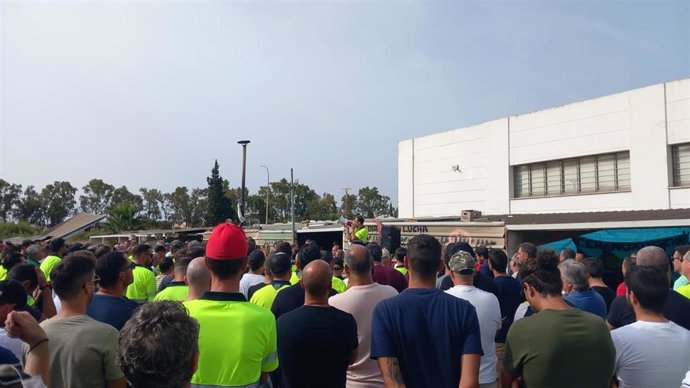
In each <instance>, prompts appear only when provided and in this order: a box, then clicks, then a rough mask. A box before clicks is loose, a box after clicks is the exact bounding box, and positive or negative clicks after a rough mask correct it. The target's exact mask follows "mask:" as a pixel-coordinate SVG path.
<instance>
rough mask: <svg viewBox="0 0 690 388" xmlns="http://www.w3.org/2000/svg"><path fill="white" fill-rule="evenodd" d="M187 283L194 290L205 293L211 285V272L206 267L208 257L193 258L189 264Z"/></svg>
mask: <svg viewBox="0 0 690 388" xmlns="http://www.w3.org/2000/svg"><path fill="white" fill-rule="evenodd" d="M187 284H188V285H189V289H190V293H191V291H192V290H194V291H196V292H197V293H198V294H203V293H204V292H206V291H208V290H209V288H210V287H211V272H210V271H209V270H208V267H206V258H205V257H203V256H201V257H197V258H196V259H194V260H192V261H191V262H190V263H189V265H188V266H187Z"/></svg>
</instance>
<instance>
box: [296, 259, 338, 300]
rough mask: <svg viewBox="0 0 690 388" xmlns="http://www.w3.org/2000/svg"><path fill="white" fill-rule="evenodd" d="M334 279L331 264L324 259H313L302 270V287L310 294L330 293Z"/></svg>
mask: <svg viewBox="0 0 690 388" xmlns="http://www.w3.org/2000/svg"><path fill="white" fill-rule="evenodd" d="M332 279H333V271H332V270H331V266H330V265H328V263H326V262H325V261H323V260H314V261H312V262H311V263H309V264H307V266H306V267H305V268H304V271H302V287H303V288H304V290H305V291H306V293H307V294H310V295H314V296H322V295H324V294H325V295H328V291H330V290H331V282H332Z"/></svg>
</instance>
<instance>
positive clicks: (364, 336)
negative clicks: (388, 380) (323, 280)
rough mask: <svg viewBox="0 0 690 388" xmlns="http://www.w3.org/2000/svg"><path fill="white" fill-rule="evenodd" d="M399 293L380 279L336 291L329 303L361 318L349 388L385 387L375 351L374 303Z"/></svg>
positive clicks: (358, 325)
mask: <svg viewBox="0 0 690 388" xmlns="http://www.w3.org/2000/svg"><path fill="white" fill-rule="evenodd" d="M395 295H398V291H396V290H395V288H393V287H391V286H385V285H381V284H378V283H372V284H367V285H366V286H353V287H350V288H348V289H347V292H344V293H342V294H338V295H334V296H332V297H331V298H330V299H329V300H328V303H329V304H330V305H331V306H333V307H335V308H337V309H339V310H342V311H345V312H347V313H350V314H352V316H353V317H354V318H355V321H356V322H357V340H358V342H359V347H358V348H357V361H355V363H354V364H352V365H350V367H349V368H348V369H347V385H346V386H347V388H355V387H358V388H359V387H361V388H366V387H383V377H382V376H381V370H380V369H379V367H378V364H377V363H376V360H372V359H371V358H369V355H370V354H371V319H372V316H373V314H374V307H376V305H377V304H378V303H379V302H380V301H382V300H384V299H388V298H390V297H393V296H395Z"/></svg>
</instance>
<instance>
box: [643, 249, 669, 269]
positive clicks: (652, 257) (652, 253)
mask: <svg viewBox="0 0 690 388" xmlns="http://www.w3.org/2000/svg"><path fill="white" fill-rule="evenodd" d="M637 265H639V266H642V267H656V268H658V269H659V271H661V272H663V273H667V272H668V270H669V267H670V265H669V260H668V255H667V254H666V251H664V250H663V249H661V248H659V247H655V246H649V247H644V248H642V249H640V250H639V251H638V252H637Z"/></svg>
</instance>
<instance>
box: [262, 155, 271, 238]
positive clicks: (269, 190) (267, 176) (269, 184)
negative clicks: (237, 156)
mask: <svg viewBox="0 0 690 388" xmlns="http://www.w3.org/2000/svg"><path fill="white" fill-rule="evenodd" d="M261 167H263V168H265V169H266V225H268V206H269V205H268V194H269V193H270V192H271V173H270V172H269V171H268V167H266V166H264V165H263V164H262V165H261Z"/></svg>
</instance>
